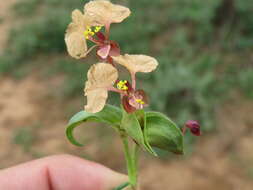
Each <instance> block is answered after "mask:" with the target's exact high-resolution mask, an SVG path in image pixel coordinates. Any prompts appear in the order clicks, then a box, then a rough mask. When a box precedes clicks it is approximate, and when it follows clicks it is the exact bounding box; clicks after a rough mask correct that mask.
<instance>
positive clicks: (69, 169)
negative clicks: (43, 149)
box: [0, 155, 128, 190]
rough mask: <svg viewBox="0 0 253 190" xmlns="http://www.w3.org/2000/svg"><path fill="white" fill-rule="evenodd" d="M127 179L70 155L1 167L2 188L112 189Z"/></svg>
mask: <svg viewBox="0 0 253 190" xmlns="http://www.w3.org/2000/svg"><path fill="white" fill-rule="evenodd" d="M10 179H11V180H10ZM127 181H128V177H127V176H126V175H123V174H120V173H117V172H115V171H113V170H111V169H109V168H106V167H104V166H102V165H100V164H97V163H94V162H91V161H87V160H84V159H81V158H78V157H74V156H70V155H60V156H50V157H46V158H42V159H39V160H35V161H31V162H28V163H25V164H21V165H19V166H15V167H12V168H9V169H5V170H2V171H0V189H11V190H34V189H36V190H70V189H74V190H112V189H113V188H115V187H117V186H119V185H121V184H123V183H125V182H127Z"/></svg>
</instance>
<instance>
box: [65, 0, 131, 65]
mask: <svg viewBox="0 0 253 190" xmlns="http://www.w3.org/2000/svg"><path fill="white" fill-rule="evenodd" d="M129 15H130V10H129V9H128V8H126V7H123V6H120V5H114V4H112V3H111V2H110V1H106V0H96V1H90V2H89V3H87V4H86V5H85V6H84V14H83V13H82V12H81V11H79V10H77V9H76V10H74V11H73V12H72V22H71V23H70V24H69V25H68V28H67V30H66V34H65V42H66V45H67V50H68V53H69V54H70V56H72V57H74V58H76V59H80V58H84V57H86V55H87V54H88V53H89V52H90V51H91V50H92V49H93V48H95V47H97V55H98V56H99V58H100V59H101V60H102V61H106V62H109V63H112V58H111V56H118V55H120V48H119V46H118V44H117V43H116V42H114V41H111V40H109V34H110V24H111V23H119V22H121V21H123V20H124V19H125V18H126V17H128V16H129ZM103 26H105V30H106V31H105V32H106V34H105V35H104V34H103V33H102V32H101V29H102V27H103ZM86 40H90V41H92V42H94V43H95V45H94V46H92V47H91V48H90V49H89V50H88V47H87V42H86Z"/></svg>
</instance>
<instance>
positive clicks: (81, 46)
mask: <svg viewBox="0 0 253 190" xmlns="http://www.w3.org/2000/svg"><path fill="white" fill-rule="evenodd" d="M89 23H90V22H89V20H88V18H86V17H85V16H84V15H83V14H82V13H81V11H79V10H77V9H76V10H74V11H73V12H72V22H71V23H70V24H69V25H68V28H67V30H66V34H65V43H66V46H67V50H68V53H69V54H70V55H71V56H72V57H74V58H76V59H80V58H83V57H85V56H86V54H87V43H86V39H85V36H84V31H85V29H86V27H87V26H88V25H89Z"/></svg>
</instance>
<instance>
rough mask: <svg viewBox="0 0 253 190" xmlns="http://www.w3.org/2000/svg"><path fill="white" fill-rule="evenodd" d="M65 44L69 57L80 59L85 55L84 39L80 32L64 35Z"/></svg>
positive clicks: (85, 44) (85, 45)
mask: <svg viewBox="0 0 253 190" xmlns="http://www.w3.org/2000/svg"><path fill="white" fill-rule="evenodd" d="M65 43H66V46H67V50H68V53H69V55H70V56H72V57H74V58H76V59H80V58H83V57H85V56H86V54H87V43H86V39H85V38H84V36H83V35H82V34H81V33H80V32H71V33H69V34H66V36H65Z"/></svg>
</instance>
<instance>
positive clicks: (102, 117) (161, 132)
mask: <svg viewBox="0 0 253 190" xmlns="http://www.w3.org/2000/svg"><path fill="white" fill-rule="evenodd" d="M86 121H94V122H98V123H104V124H107V125H110V126H112V127H113V128H115V129H117V130H118V131H119V132H120V133H121V134H124V135H126V136H129V137H130V138H132V139H133V140H134V141H135V142H136V143H137V144H138V145H140V146H141V147H142V148H143V149H144V150H147V151H148V152H150V153H151V154H153V155H156V153H155V151H154V150H153V148H152V147H157V148H160V149H163V150H166V151H170V152H173V153H179V154H182V153H183V135H182V132H181V131H180V129H179V128H178V127H177V126H176V124H175V123H174V122H172V121H171V120H170V119H169V118H168V117H166V116H165V115H163V114H162V113H159V112H144V111H143V110H139V111H136V112H135V113H132V114H129V113H127V112H125V111H124V110H123V111H122V110H121V109H119V108H118V107H115V106H111V105H106V106H105V107H104V109H103V110H102V111H100V112H98V113H88V112H85V111H80V112H78V113H77V114H75V115H74V116H73V117H72V118H71V119H70V121H69V124H68V126H67V130H66V134H67V137H68V139H69V140H70V142H71V143H72V144H74V145H77V146H83V145H82V144H80V143H79V142H78V141H76V140H75V138H74V136H73V130H74V129H75V127H77V126H79V125H80V124H82V123H84V122H86Z"/></svg>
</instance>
